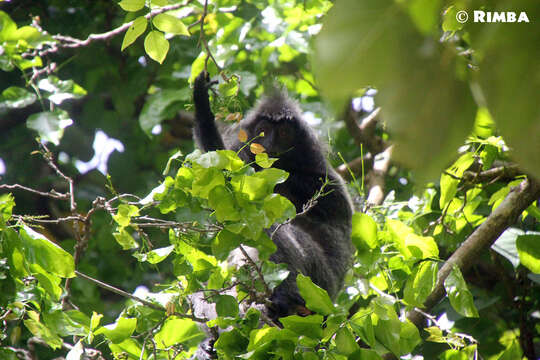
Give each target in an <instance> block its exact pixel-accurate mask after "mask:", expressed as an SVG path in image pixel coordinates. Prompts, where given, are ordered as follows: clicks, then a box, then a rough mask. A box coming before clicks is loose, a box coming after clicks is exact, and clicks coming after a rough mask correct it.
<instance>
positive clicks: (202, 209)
mask: <svg viewBox="0 0 540 360" xmlns="http://www.w3.org/2000/svg"><path fill="white" fill-rule="evenodd" d="M468 5H469V7H465V6H464V5H463V4H462V3H461V2H454V3H445V4H444V5H443V4H441V2H437V1H435V2H432V1H412V2H407V3H403V2H394V1H370V0H365V1H353V0H338V1H336V2H335V3H333V2H330V1H327V0H304V1H296V0H276V1H267V2H265V1H254V0H243V1H240V0H217V1H212V2H207V1H193V0H185V1H181V2H178V1H173V0H151V1H144V0H122V1H121V2H120V3H118V4H115V3H112V2H109V1H101V0H100V1H93V2H90V3H87V2H83V1H78V0H77V1H72V2H70V3H69V4H66V3H65V2H61V1H50V2H49V3H48V4H47V3H43V2H32V1H26V2H25V1H20V2H17V3H15V2H13V3H11V2H4V3H2V5H0V6H1V7H2V11H0V68H1V70H2V71H3V72H2V74H3V76H2V80H0V83H1V84H2V86H1V87H0V91H2V93H1V95H0V134H1V135H0V159H1V160H0V176H2V178H1V183H0V277H1V278H2V282H1V283H0V287H1V289H0V319H1V320H2V322H1V325H0V326H2V331H1V332H0V355H1V356H0V357H1V358H2V359H4V358H5V359H17V358H23V359H49V358H58V357H60V358H66V359H70V360H71V359H87V358H90V359H100V358H104V359H112V358H118V359H170V358H177V359H181V358H187V357H189V356H191V355H192V354H193V353H194V351H195V350H196V349H197V347H198V346H199V344H200V343H201V342H202V341H204V339H205V338H206V337H207V336H208V334H206V333H204V332H202V331H201V326H200V325H201V324H206V326H208V327H209V328H210V329H211V332H212V333H213V335H214V336H216V338H217V341H216V342H215V343H214V344H213V348H214V349H215V351H216V353H217V355H219V357H221V358H226V359H229V358H231V359H232V358H237V357H240V358H250V359H251V358H254V359H259V358H260V359H267V358H285V359H293V358H294V359H317V358H322V359H327V358H328V359H342V358H343V359H345V358H353V359H356V358H358V359H381V358H385V359H389V358H399V357H400V356H405V355H409V354H410V356H414V358H415V359H420V358H425V359H433V358H440V359H469V358H471V359H473V358H474V359H476V358H479V357H481V358H485V359H488V358H489V359H519V358H528V359H536V358H537V357H538V356H539V354H540V350H539V347H540V337H539V336H538V333H539V331H538V330H539V326H540V323H539V322H538V316H537V309H538V308H539V305H540V304H539V302H540V287H539V283H540V280H539V277H538V273H540V248H539V245H538V244H540V241H539V237H540V235H539V234H540V233H539V231H540V210H539V208H538V199H539V198H540V185H539V183H538V181H537V179H538V177H539V176H540V167H539V164H540V161H539V160H540V159H539V156H540V149H539V148H538V146H539V144H540V139H539V136H540V135H539V134H540V131H539V128H538V124H539V122H538V106H537V105H536V103H535V101H534V100H533V99H534V97H533V95H535V94H538V93H539V91H538V90H539V83H538V79H537V76H535V74H537V73H538V72H539V68H538V62H537V61H536V59H538V58H539V55H540V54H539V53H538V52H539V51H540V50H539V48H538V46H536V44H538V40H540V39H538V35H539V33H538V32H535V31H532V30H531V27H532V26H534V25H533V23H534V21H535V20H534V19H536V17H537V15H538V14H540V11H539V10H540V9H539V6H538V3H537V2H534V1H529V2H525V3H524V2H523V1H520V2H519V3H517V2H511V1H510V2H507V3H506V2H505V3H504V4H499V5H497V6H493V7H491V8H488V6H486V5H485V4H477V3H476V2H471V3H470V4H468ZM490 6H491V5H490ZM474 10H477V11H482V12H484V15H485V16H487V15H486V14H487V12H490V14H495V12H500V11H504V16H503V15H497V18H498V19H502V18H503V17H504V19H505V20H507V21H508V20H512V19H514V20H515V21H514V22H512V23H509V22H506V23H504V22H503V23H500V22H499V23H479V22H477V23H474V22H473V14H474V12H473V11H474ZM462 11H466V13H467V14H469V16H470V19H469V21H468V22H466V23H461V22H459V21H462V20H463V18H462V17H461V16H462V15H463V13H462ZM512 11H514V12H515V18H514V17H512V15H511V14H509V12H512ZM522 12H523V13H525V18H527V20H529V22H526V21H525V20H524V17H523V16H522V15H521V13H522ZM497 14H499V13H497ZM500 14H502V13H500ZM489 16H492V15H489ZM486 18H487V17H486ZM491 18H492V19H493V16H492V17H491ZM518 19H521V20H522V21H521V22H518ZM510 55H511V56H510ZM96 60H97V61H96ZM203 69H206V70H208V71H209V72H210V74H211V75H213V76H214V77H215V78H216V79H219V84H218V86H217V89H216V93H215V94H214V97H213V98H214V99H213V106H214V110H215V112H216V114H217V117H220V118H221V119H222V120H224V121H229V122H234V121H238V120H239V119H241V118H242V116H243V113H244V111H245V110H246V109H247V108H249V105H250V104H252V103H253V102H254V101H255V99H256V98H257V97H258V96H260V94H261V93H262V92H263V91H264V88H265V83H266V82H267V79H268V78H274V79H276V80H277V81H278V82H279V83H281V84H283V86H285V87H286V88H287V89H288V90H289V91H290V92H291V93H293V94H295V96H296V97H297V98H298V100H299V102H300V103H301V104H302V107H303V110H304V111H305V112H306V114H308V116H309V118H310V119H311V120H312V122H313V124H314V126H316V127H317V129H318V131H319V133H320V134H321V136H323V137H325V138H328V139H329V147H330V148H331V151H330V153H329V157H330V160H331V161H332V163H333V164H334V165H335V166H336V168H337V169H338V171H339V172H340V173H341V175H342V176H343V177H344V178H346V179H347V180H348V181H349V184H350V191H351V194H352V195H353V198H354V200H355V206H356V210H357V212H356V213H355V215H354V218H353V235H352V240H353V242H354V244H355V247H356V254H355V263H354V266H353V268H352V269H351V271H350V273H349V274H348V276H347V279H346V286H345V288H344V290H343V292H342V293H341V294H340V295H339V297H338V298H337V299H336V301H335V302H333V301H331V300H330V298H329V297H328V295H327V294H326V292H325V291H324V290H322V289H320V288H318V287H317V286H316V285H314V284H313V283H312V282H311V281H310V279H309V278H307V277H303V276H299V277H298V278H297V283H298V286H299V288H300V291H301V294H302V296H303V297H304V298H305V300H306V306H307V308H308V309H309V310H311V312H312V313H311V314H310V315H307V316H299V315H294V316H289V317H287V318H284V319H282V321H281V323H282V326H283V327H282V328H280V327H276V326H275V324H274V323H272V321H271V320H269V319H267V318H266V317H265V315H264V311H262V312H261V311H260V310H261V309H260V306H256V305H257V304H259V305H263V306H264V304H265V301H266V299H267V297H268V294H269V293H270V291H271V290H272V289H273V288H274V287H275V286H276V285H278V284H279V282H280V281H282V280H283V279H284V278H285V277H286V276H287V271H286V270H285V268H284V267H283V266H282V265H276V264H273V263H271V262H269V261H267V259H268V256H269V254H271V253H272V251H274V245H273V243H272V242H271V240H270V239H269V238H268V237H267V236H265V235H264V232H263V231H262V230H263V229H264V228H267V227H269V225H271V224H272V223H275V222H285V221H288V219H291V218H292V217H294V215H295V214H294V210H293V208H291V204H290V203H289V202H288V201H287V200H286V199H285V198H282V197H280V196H277V195H276V194H273V188H274V186H275V185H276V184H277V183H279V182H280V181H283V180H284V179H285V178H286V176H287V173H285V172H283V171H280V170H278V169H274V168H272V161H273V159H271V158H269V157H268V156H267V154H264V153H262V154H259V155H258V157H257V164H258V165H259V166H260V167H262V168H264V170H263V171H260V172H257V173H254V172H253V169H252V168H251V166H250V165H251V164H244V163H243V162H242V161H241V160H240V159H239V158H238V156H237V155H236V153H234V152H232V151H225V150H220V151H217V152H210V153H206V154H202V153H200V152H198V151H193V142H192V140H191V129H190V128H191V122H192V114H191V111H192V105H191V90H190V83H191V82H192V80H193V78H194V76H196V75H197V74H198V73H199V72H200V71H201V70H203ZM524 69H526V70H527V72H528V73H530V74H531V77H530V79H528V80H529V81H524V79H523V76H522V75H521V74H522V73H523V72H524V71H525V70H524ZM343 109H345V110H343ZM321 120H322V121H321ZM36 136H37V137H38V141H32V139H33V138H34V137H36ZM506 141H508V143H506ZM255 150H256V149H255ZM241 184H253V186H242V185H241ZM255 185H257V186H255ZM244 246H253V247H256V248H257V249H258V250H259V252H260V254H261V260H260V262H258V261H255V260H254V259H251V258H250V257H249V255H248V254H247V253H244V255H245V257H246V263H245V265H244V266H242V267H241V268H239V269H235V268H230V267H229V266H227V264H226V261H225V260H226V258H227V256H228V254H229V253H230V252H231V251H232V250H233V249H235V248H240V249H243V247H244ZM201 298H204V299H205V300H206V301H207V302H208V303H210V304H215V309H216V312H217V317H216V318H215V319H207V318H203V317H202V316H201V314H199V313H198V312H197V311H196V309H195V308H194V306H195V305H196V304H194V302H196V301H198V300H197V299H201Z"/></svg>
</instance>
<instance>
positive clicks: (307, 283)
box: [296, 274, 336, 315]
mask: <svg viewBox="0 0 540 360" xmlns="http://www.w3.org/2000/svg"><path fill="white" fill-rule="evenodd" d="M296 284H297V285H298V290H299V291H300V295H302V297H303V298H304V300H305V301H306V307H307V308H308V309H310V310H313V311H315V312H317V313H319V314H322V315H329V314H331V313H333V312H334V311H335V310H336V309H335V307H334V303H333V302H332V300H331V299H330V296H328V293H327V292H326V290H324V289H321V288H320V287H318V286H317V285H315V284H314V283H313V282H312V281H311V279H310V278H309V277H307V276H304V275H302V274H298V276H297V277H296Z"/></svg>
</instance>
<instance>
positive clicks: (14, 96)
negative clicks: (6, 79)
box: [0, 86, 37, 113]
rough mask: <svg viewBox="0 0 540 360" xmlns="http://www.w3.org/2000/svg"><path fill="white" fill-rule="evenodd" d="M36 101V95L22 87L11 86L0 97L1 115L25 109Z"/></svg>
mask: <svg viewBox="0 0 540 360" xmlns="http://www.w3.org/2000/svg"><path fill="white" fill-rule="evenodd" d="M36 100H37V96H36V94H34V93H31V92H30V91H28V90H26V89H24V88H21V87H17V86H10V87H8V88H7V89H5V90H4V91H2V95H0V113H2V112H3V111H7V110H9V109H20V108H24V107H26V106H28V105H31V104H33V103H34V102H35V101H36Z"/></svg>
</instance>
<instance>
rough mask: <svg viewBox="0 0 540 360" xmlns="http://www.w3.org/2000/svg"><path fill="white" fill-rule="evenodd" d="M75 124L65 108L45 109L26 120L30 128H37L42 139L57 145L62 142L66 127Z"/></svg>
mask: <svg viewBox="0 0 540 360" xmlns="http://www.w3.org/2000/svg"><path fill="white" fill-rule="evenodd" d="M71 124H73V120H71V119H70V118H69V115H68V113H67V112H65V111H64V110H60V109H56V110H54V111H45V112H40V113H36V114H32V115H30V116H29V117H28V120H26V126H27V127H28V128H29V129H32V130H36V131H37V132H38V133H39V136H40V138H41V139H42V140H44V141H47V142H51V143H53V144H55V145H59V144H60V139H62V136H64V129H65V128H66V127H68V126H70V125H71Z"/></svg>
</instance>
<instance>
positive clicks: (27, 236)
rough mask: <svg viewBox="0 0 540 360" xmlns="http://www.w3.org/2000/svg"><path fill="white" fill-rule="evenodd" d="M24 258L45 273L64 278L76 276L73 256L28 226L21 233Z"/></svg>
mask: <svg viewBox="0 0 540 360" xmlns="http://www.w3.org/2000/svg"><path fill="white" fill-rule="evenodd" d="M19 239H20V241H21V246H22V249H23V253H24V257H25V259H26V261H27V262H28V263H29V264H34V263H35V264H37V265H39V266H41V268H43V269H44V270H45V271H48V272H50V273H52V274H55V275H58V276H60V277H63V278H71V277H74V276H75V272H74V271H75V262H74V261H73V256H71V254H69V253H68V252H66V251H65V250H64V249H62V248H61V247H60V246H58V245H56V244H55V243H53V242H52V241H50V240H49V239H47V238H46V237H45V236H43V235H41V234H40V233H38V232H36V231H34V230H32V229H31V228H29V227H27V226H26V225H25V226H23V227H22V228H21V229H20V231H19Z"/></svg>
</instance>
